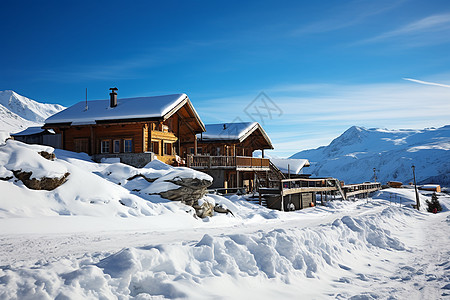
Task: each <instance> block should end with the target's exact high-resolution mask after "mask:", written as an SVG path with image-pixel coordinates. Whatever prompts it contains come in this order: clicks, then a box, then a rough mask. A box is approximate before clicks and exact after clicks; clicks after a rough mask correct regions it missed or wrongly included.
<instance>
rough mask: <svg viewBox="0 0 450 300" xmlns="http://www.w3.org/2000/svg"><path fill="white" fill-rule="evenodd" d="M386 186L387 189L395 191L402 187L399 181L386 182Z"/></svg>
mask: <svg viewBox="0 0 450 300" xmlns="http://www.w3.org/2000/svg"><path fill="white" fill-rule="evenodd" d="M387 184H388V185H389V187H391V188H396V189H398V188H401V187H402V185H403V183H401V182H400V181H388V183H387Z"/></svg>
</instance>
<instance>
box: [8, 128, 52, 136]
mask: <svg viewBox="0 0 450 300" xmlns="http://www.w3.org/2000/svg"><path fill="white" fill-rule="evenodd" d="M44 133H45V134H55V132H54V131H53V130H52V129H44V128H42V127H39V126H35V127H28V128H27V129H25V130H22V131H20V132H17V133H12V134H11V136H30V135H38V134H44Z"/></svg>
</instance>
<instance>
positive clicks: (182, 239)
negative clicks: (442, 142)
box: [0, 142, 450, 299]
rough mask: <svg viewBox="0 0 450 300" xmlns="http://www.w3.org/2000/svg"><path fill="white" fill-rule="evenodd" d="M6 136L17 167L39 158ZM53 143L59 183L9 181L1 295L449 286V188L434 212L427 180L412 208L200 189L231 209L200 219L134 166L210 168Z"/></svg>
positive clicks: (404, 292) (235, 294) (416, 292)
mask: <svg viewBox="0 0 450 300" xmlns="http://www.w3.org/2000/svg"><path fill="white" fill-rule="evenodd" d="M0 149H3V152H2V153H3V154H2V155H3V156H2V157H3V159H2V162H3V161H6V159H5V157H8V163H9V164H10V163H15V164H14V166H16V165H21V164H23V163H24V162H26V163H27V165H28V166H33V164H34V163H37V162H40V160H41V158H39V157H36V156H34V155H31V154H30V155H28V156H27V158H22V157H21V158H16V159H14V158H11V155H12V152H14V151H15V150H18V151H30V152H33V151H34V152H36V151H38V150H40V149H41V148H39V146H24V145H23V144H19V143H18V142H8V143H7V144H6V145H3V146H0ZM47 150H48V149H47ZM8 151H9V152H8ZM55 153H56V156H57V159H56V160H55V161H53V162H50V161H49V162H48V163H49V165H45V166H44V167H42V171H43V172H44V171H45V172H47V173H49V172H50V171H51V169H52V165H54V166H55V168H59V167H60V166H62V167H63V168H64V169H67V170H68V171H69V172H70V173H71V175H70V176H69V179H68V181H67V182H66V183H65V184H64V185H62V186H61V187H59V188H57V189H55V190H54V191H50V192H48V191H33V190H29V189H27V188H26V187H24V186H23V184H21V182H16V181H15V180H14V179H10V180H8V181H4V180H0V190H1V198H0V241H1V242H0V298H1V299H165V298H167V299H173V298H188V299H447V298H448V297H449V294H450V250H449V249H448V245H449V234H448V232H449V226H450V213H449V210H448V208H449V207H450V197H448V196H446V195H445V194H439V200H440V202H441V204H442V206H443V208H444V211H443V212H441V213H438V214H430V213H428V212H426V209H425V205H426V204H425V200H427V199H430V196H431V194H430V193H428V192H427V193H426V194H421V195H420V201H421V203H422V209H421V211H416V210H413V209H412V208H411V204H413V203H415V198H414V197H415V195H414V190H412V189H388V190H382V191H380V192H378V193H376V194H375V195H373V197H372V198H370V199H361V200H358V201H339V200H336V201H333V202H328V204H327V205H326V206H320V205H319V206H317V207H314V208H308V209H305V210H302V211H295V212H279V211H273V210H269V209H266V208H263V207H260V206H258V205H254V204H251V203H249V202H248V201H246V200H245V199H244V198H242V197H239V196H230V197H228V198H224V197H221V196H218V195H208V196H206V197H205V198H204V199H202V201H210V202H215V203H221V204H223V205H225V206H226V207H228V209H230V210H231V211H232V212H233V213H234V216H232V215H231V214H228V215H227V214H216V215H214V216H213V217H211V218H206V219H203V220H201V219H196V218H194V217H193V216H192V211H191V210H190V208H189V207H187V206H184V205H182V204H180V203H177V202H170V201H167V200H164V199H162V198H161V197H159V196H156V195H149V194H148V193H147V192H145V191H144V190H145V186H144V185H145V183H144V182H139V183H136V184H135V185H134V186H132V185H131V184H132V182H133V180H135V179H132V180H129V178H130V177H132V176H133V175H136V174H138V173H142V174H144V175H145V176H146V177H148V178H160V179H161V178H163V177H164V176H168V178H171V177H170V174H171V172H175V173H176V172H184V174H187V175H189V174H190V175H191V176H196V177H198V178H207V177H203V176H207V175H202V174H201V173H199V174H197V173H198V172H197V173H195V172H194V171H189V170H185V169H178V168H172V167H170V166H167V165H164V164H162V163H160V162H152V163H151V164H150V165H148V166H146V168H143V169H136V168H133V167H129V166H126V165H123V164H96V163H93V162H92V161H90V160H89V157H88V156H87V155H84V154H76V153H71V152H67V151H61V150H58V151H55ZM8 154H9V156H8ZM56 166H58V167H56ZM2 167H4V168H5V167H10V165H8V164H5V165H3V166H2ZM30 168H33V167H30ZM0 177H1V176H0ZM155 182H156V181H155ZM119 183H120V184H119ZM147 185H148V186H149V187H151V186H152V185H151V184H149V183H148V182H147ZM136 188H138V189H141V188H144V189H142V190H140V191H133V189H136ZM352 297H353V298H352Z"/></svg>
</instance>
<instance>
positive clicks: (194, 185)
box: [159, 177, 212, 206]
mask: <svg viewBox="0 0 450 300" xmlns="http://www.w3.org/2000/svg"><path fill="white" fill-rule="evenodd" d="M166 181H167V182H171V183H173V184H176V185H178V186H180V188H178V189H173V190H168V191H163V192H160V193H159V195H160V196H161V197H163V198H166V199H169V200H173V201H181V202H182V203H184V204H186V205H189V206H193V205H194V204H195V203H196V202H197V201H198V199H200V198H202V197H203V196H204V195H205V194H206V192H207V191H206V189H207V188H208V187H209V186H210V185H211V184H212V182H211V181H209V180H205V179H198V178H181V177H176V178H174V179H172V180H166Z"/></svg>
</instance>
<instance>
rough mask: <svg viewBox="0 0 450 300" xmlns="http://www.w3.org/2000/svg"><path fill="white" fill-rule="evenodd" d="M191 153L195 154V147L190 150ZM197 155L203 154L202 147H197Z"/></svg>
mask: <svg viewBox="0 0 450 300" xmlns="http://www.w3.org/2000/svg"><path fill="white" fill-rule="evenodd" d="M189 153H190V154H194V147H190V148H189ZM197 154H198V155H200V154H202V147H197Z"/></svg>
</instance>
